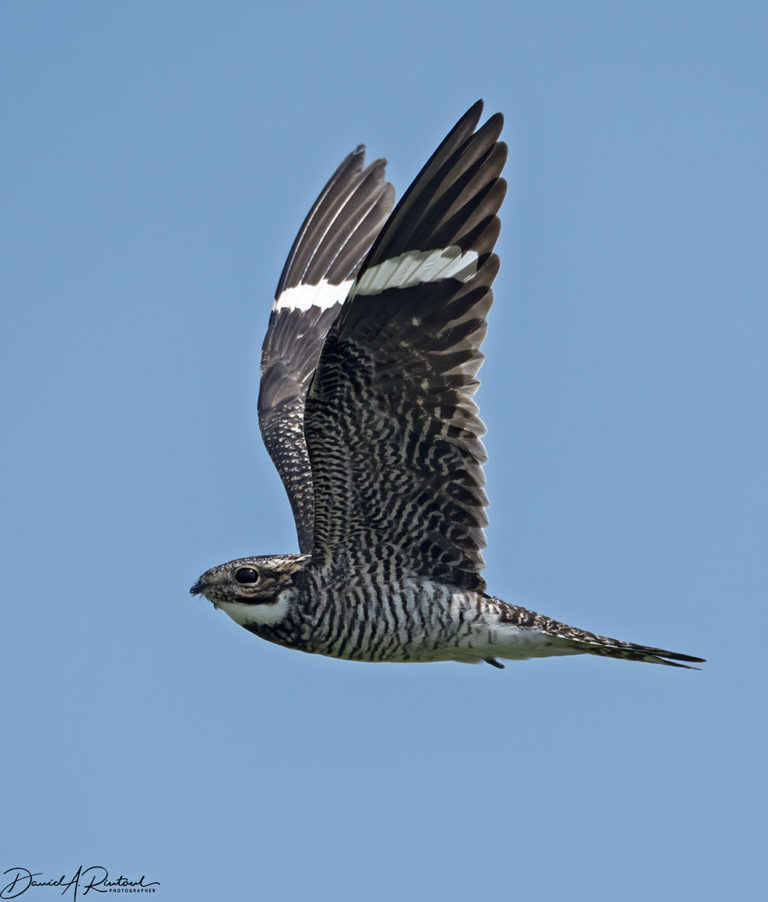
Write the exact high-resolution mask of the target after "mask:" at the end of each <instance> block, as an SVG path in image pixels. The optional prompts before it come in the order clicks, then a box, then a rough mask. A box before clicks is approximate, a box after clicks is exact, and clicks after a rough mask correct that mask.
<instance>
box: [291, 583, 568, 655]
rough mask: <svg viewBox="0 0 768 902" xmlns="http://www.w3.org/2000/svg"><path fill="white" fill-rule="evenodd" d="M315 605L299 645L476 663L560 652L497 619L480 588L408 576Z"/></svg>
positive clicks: (538, 635)
mask: <svg viewBox="0 0 768 902" xmlns="http://www.w3.org/2000/svg"><path fill="white" fill-rule="evenodd" d="M326 599H327V600H326V601H324V602H321V603H319V604H317V605H316V607H315V616H314V617H313V618H312V623H311V625H310V628H309V629H308V630H307V632H306V633H305V635H306V640H307V641H306V647H305V650H307V651H312V652H315V653H318V654H324V655H330V656H331V657H336V658H346V659H349V660H355V661H378V662H386V661H391V662H411V663H416V662H430V661H465V662H477V661H482V660H484V659H487V658H493V657H496V656H498V657H504V658H528V657H534V656H538V655H542V654H543V655H551V654H558V653H563V652H561V651H560V650H559V649H557V650H556V649H554V648H552V647H551V637H549V636H546V634H544V633H542V632H541V631H540V630H537V629H531V628H528V627H524V626H514V625H512V624H509V623H505V622H502V619H501V618H500V605H501V604H503V603H501V602H497V601H496V600H495V599H489V598H488V596H485V595H483V594H482V593H480V592H473V591H461V590H457V589H454V588H451V587H449V586H446V585H444V584H442V583H436V582H432V581H430V580H423V579H417V578H413V579H409V580H406V581H403V582H402V583H399V584H397V585H387V586H381V587H376V586H373V587H370V586H365V587H350V588H348V589H347V590H345V591H343V592H342V593H339V594H336V595H335V596H333V598H332V600H331V599H328V597H327V596H326Z"/></svg>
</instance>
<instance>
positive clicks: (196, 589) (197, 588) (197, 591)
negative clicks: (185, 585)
mask: <svg viewBox="0 0 768 902" xmlns="http://www.w3.org/2000/svg"><path fill="white" fill-rule="evenodd" d="M203 588H204V586H203V584H202V583H201V582H196V583H195V584H194V586H192V588H191V589H190V590H189V594H190V595H202V594H203Z"/></svg>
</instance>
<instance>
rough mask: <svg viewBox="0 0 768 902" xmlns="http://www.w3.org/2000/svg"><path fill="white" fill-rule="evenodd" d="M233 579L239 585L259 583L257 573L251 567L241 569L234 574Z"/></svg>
mask: <svg viewBox="0 0 768 902" xmlns="http://www.w3.org/2000/svg"><path fill="white" fill-rule="evenodd" d="M235 579H236V580H237V581H238V582H239V583H256V582H258V581H259V571H258V570H254V569H253V567H241V568H240V569H239V570H238V571H237V573H236V574H235Z"/></svg>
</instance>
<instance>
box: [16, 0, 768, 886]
mask: <svg viewBox="0 0 768 902" xmlns="http://www.w3.org/2000/svg"><path fill="white" fill-rule="evenodd" d="M766 46H768V6H766V4H765V3H761V2H747V0H742V2H733V0H731V2H679V0H677V2H675V0H664V2H644V3H640V2H621V0H614V2H590V0H586V2H581V3H571V2H565V0H563V2H546V0H544V2H536V3H533V2H530V3H528V2H525V3H524V2H510V0H505V2H494V0H480V2H474V3H471V2H464V3H456V2H453V0H447V2H446V0H440V2H436V0H435V2H433V0H430V2H419V0H409V2H401V0H394V2H392V3H388V4H384V5H381V4H368V5H366V4H363V3H343V2H337V0H331V2H325V3H320V2H317V3H304V4H301V3H299V4H295V3H277V4H264V3H260V4H257V3H247V2H216V3H214V2H188V0H187V2H146V0H145V2H139V0H137V2H130V3H129V2H123V3H118V2H112V3H106V2H95V0H93V2H74V0H71V2H66V3H64V2H32V0H29V2H6V3H4V4H3V5H2V10H0V68H1V71H0V85H1V90H2V95H3V101H2V124H3V136H2V141H1V142H0V154H1V155H2V173H3V187H2V210H3V212H2V218H1V219H2V221H1V223H0V228H1V229H2V236H0V237H1V246H2V256H3V265H2V282H1V284H0V291H1V292H2V307H3V326H2V332H1V334H0V342H2V355H1V356H0V366H2V369H3V374H2V391H3V395H4V398H3V404H2V410H3V420H4V424H5V430H4V433H5V434H4V437H3V441H2V448H0V454H2V458H3V462H2V477H3V479H2V483H3V485H2V498H1V499H0V510H1V511H2V514H1V515H2V536H1V539H2V541H1V544H0V547H1V548H2V557H3V563H2V573H3V593H2V594H3V600H4V603H3V608H2V609H3V618H2V628H1V631H0V637H1V639H0V641H1V642H2V656H1V659H0V660H1V661H2V687H3V696H4V700H3V721H4V729H3V740H2V759H3V761H2V777H0V807H1V809H2V815H1V817H0V838H1V839H2V842H0V871H3V870H5V869H6V868H10V867H14V866H20V867H27V868H29V869H30V870H33V871H42V872H43V873H44V875H45V876H46V877H48V878H49V879H50V878H53V877H57V876H59V875H60V874H62V873H67V874H69V875H71V874H72V873H73V871H74V870H76V868H77V867H78V865H81V864H82V865H83V867H86V866H88V865H89V864H99V865H104V866H105V867H108V868H109V870H110V873H111V874H112V876H118V875H119V874H120V873H124V874H126V875H127V876H129V877H133V878H134V879H136V878H137V877H138V876H139V875H141V874H142V873H143V874H146V875H147V877H148V878H149V879H152V880H159V881H160V883H161V886H160V888H159V891H158V893H157V894H156V895H155V897H154V898H157V899H159V900H182V902H197V900H211V899H227V900H254V899H264V900H306V899H323V898H327V899H331V898H332V899H336V900H343V902H347V900H373V902H378V900H392V899H402V900H408V899H439V900H441V902H453V900H459V899H462V900H464V899H479V900H486V899H487V900H521V902H522V900H525V902H538V900H550V899H570V900H587V899H589V900H616V899H622V900H628V902H633V900H646V899H648V898H654V899H662V900H666V899H670V900H671V899H697V900H718V902H719V900H724V899H739V900H741V899H744V900H747V899H757V898H761V897H762V892H763V891H764V880H763V875H764V869H765V859H764V854H765V824H766V805H765V802H766V797H765V788H766V787H765V779H764V772H765V763H766V760H768V749H766V722H765V688H766V687H765V666H764V658H765V653H764V650H763V647H762V646H763V643H764V637H765V633H766V628H767V627H768V624H766V586H767V584H768V579H767V578H766V577H767V573H766V570H767V567H766V549H768V534H767V532H768V531H767V529H766V511H767V510H768V505H767V502H768V491H767V489H768V486H767V480H766V460H768V423H767V421H766V384H767V379H768V354H767V353H766V337H767V335H768V314H767V312H766V309H767V302H768V276H767V275H766V239H767V238H768V212H767V211H768V180H767V179H766V160H768V126H767V124H766V123H767V120H766V108H767V106H766V104H767V101H768V54H767V53H766ZM478 97H484V98H485V100H486V103H487V111H488V112H493V111H495V110H501V111H503V112H504V114H505V116H506V122H507V124H506V128H505V137H506V140H507V141H508V142H509V145H510V159H509V163H508V166H507V170H506V175H507V178H508V179H509V182H510V190H509V193H508V196H507V200H506V202H505V205H504V207H503V210H502V217H503V231H502V235H501V239H500V242H499V246H498V249H499V252H500V254H501V258H502V269H501V273H500V275H499V277H498V279H497V281H496V303H495V306H494V309H493V311H492V313H491V316H490V329H489V333H488V339H487V342H486V345H485V350H486V354H487V361H486V363H485V365H484V368H483V370H482V373H481V375H482V379H483V386H482V388H481V390H480V394H479V398H478V400H479V402H480V405H481V410H482V415H483V418H484V420H485V422H486V423H487V425H488V430H489V431H488V435H487V446H488V450H489V454H490V463H489V464H488V467H487V477H488V492H489V495H490V498H491V506H490V510H489V515H490V518H491V526H490V528H489V530H488V549H487V554H486V560H487V571H486V576H487V580H488V585H489V588H490V590H491V591H492V592H493V593H494V594H496V595H498V596H500V597H502V598H505V599H507V600H509V601H514V602H517V603H521V604H525V605H527V606H530V607H533V608H535V609H536V610H539V611H542V612H544V613H546V614H549V615H551V616H554V617H557V618H558V619H561V620H565V621H567V622H569V623H573V624H575V625H578V626H582V627H585V628H588V629H594V630H597V631H599V632H602V633H605V634H608V635H613V636H617V637H619V638H622V639H628V640H632V641H636V642H641V643H650V644H657V645H661V646H663V647H666V648H671V649H674V650H678V651H682V652H688V653H690V654H697V655H701V656H703V657H706V658H708V659H709V663H708V664H707V665H706V666H705V669H704V670H703V672H701V673H695V672H686V671H681V670H673V669H671V668H663V667H654V666H650V665H640V664H629V663H623V662H618V661H609V660H603V659H598V658H594V657H581V658H570V659H561V660H557V659H551V660H548V661H533V662H525V663H514V662H511V663H509V664H508V665H507V669H506V670H505V671H504V672H501V671H497V670H495V669H493V668H491V667H486V666H481V667H470V666H465V665H459V664H448V663H447V664H433V665H422V666H417V665H413V666H400V665H398V666H387V665H375V666H374V665H364V664H354V663H348V662H343V661H335V660H331V659H326V658H320V657H313V656H307V655H302V654H299V653H295V652H288V651H286V650H283V649H280V648H278V647H276V646H270V645H269V644H267V643H265V642H262V641H260V640H258V639H256V638H255V637H253V636H251V635H250V634H248V633H247V632H246V631H244V630H242V629H240V628H239V627H237V626H236V625H235V624H234V623H233V622H232V621H230V620H229V619H228V618H227V617H226V616H225V615H223V614H221V613H217V612H215V611H214V610H213V609H212V607H211V605H210V604H209V603H208V602H207V601H205V600H204V599H201V598H190V596H189V594H188V588H189V586H190V585H191V584H192V583H193V582H194V581H195V580H196V578H197V577H198V575H199V574H200V573H201V572H202V571H203V570H205V569H206V568H208V567H209V566H211V565H213V564H216V563H220V562H222V561H224V560H228V559H230V558H233V557H239V556H242V555H247V554H257V553H268V552H287V551H294V550H295V549H296V539H295V534H294V530H293V524H292V520H291V515H290V510H289V506H288V503H287V500H286V499H285V497H284V495H283V490H282V486H281V484H280V482H279V480H278V477H277V475H276V473H275V472H274V470H273V469H272V466H271V464H270V462H269V460H268V458H267V455H266V453H265V451H264V449H263V447H262V445H261V442H260V439H259V435H258V427H257V422H256V414H255V406H256V395H257V380H258V363H259V348H260V345H261V340H262V336H263V332H264V328H265V325H266V322H267V316H268V311H269V306H270V302H271V297H272V293H273V291H274V287H275V284H276V282H277V277H278V275H279V273H280V270H281V267H282V264H283V261H284V259H285V255H286V253H287V251H288V249H289V247H290V244H291V241H292V240H293V237H294V235H295V233H296V230H297V228H298V226H299V224H300V223H301V221H302V219H303V217H304V215H305V213H306V211H307V210H308V208H309V205H310V204H311V202H312V201H313V199H314V197H315V195H316V194H317V192H318V191H319V189H320V188H321V186H322V185H323V183H324V182H325V180H326V179H327V177H328V176H329V174H330V173H331V172H332V171H333V169H334V168H335V167H336V165H337V164H338V162H339V161H340V160H341V159H342V158H343V157H344V155H345V154H346V153H347V152H348V151H349V150H351V149H352V148H353V147H354V146H355V145H356V144H357V143H359V142H365V143H366V144H367V145H368V148H369V154H370V155H371V157H373V156H386V157H388V158H389V160H390V165H389V167H388V174H389V177H390V179H391V180H392V181H393V183H394V184H395V186H396V188H397V191H398V196H400V195H402V193H403V191H404V189H405V188H406V187H407V185H408V184H409V182H410V180H411V179H412V177H413V176H414V175H415V174H416V172H417V171H418V169H419V168H420V166H421V165H422V164H423V162H424V161H425V160H426V158H427V156H428V155H429V154H430V153H431V151H432V150H433V149H434V147H435V146H436V145H437V143H438V142H439V141H440V140H441V139H442V137H443V136H444V134H445V133H446V132H447V131H448V129H449V128H450V127H451V126H452V125H453V123H454V121H455V120H456V119H457V118H458V117H459V116H460V115H461V114H462V113H463V112H464V110H465V109H466V108H467V107H468V106H469V105H470V104H471V103H472V102H473V101H474V100H476V99H477V98H478ZM57 897H58V894H57V891H56V890H54V889H43V888H40V889H37V890H30V891H29V892H28V893H27V895H26V896H25V897H24V898H25V900H27V899H28V900H29V902H36V900H46V899H53V898H57ZM68 897H70V898H71V892H70V893H69V894H68ZM78 898H81V897H80V896H79V897H78Z"/></svg>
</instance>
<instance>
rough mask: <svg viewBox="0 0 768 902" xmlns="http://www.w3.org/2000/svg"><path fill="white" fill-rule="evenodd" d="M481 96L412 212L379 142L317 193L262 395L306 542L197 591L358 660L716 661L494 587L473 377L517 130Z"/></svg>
mask: <svg viewBox="0 0 768 902" xmlns="http://www.w3.org/2000/svg"><path fill="white" fill-rule="evenodd" d="M481 112H482V104H481V103H477V104H475V105H474V106H473V107H472V108H471V109H470V110H469V111H468V112H467V113H466V114H465V115H464V116H463V117H462V118H461V120H460V121H459V122H458V124H457V125H456V126H455V127H454V128H453V129H452V131H451V132H450V133H449V134H448V136H447V137H446V138H445V140H444V141H443V142H442V144H441V145H440V147H439V148H438V149H437V150H436V151H435V153H434V154H433V155H432V157H431V158H430V160H429V161H428V163H427V164H426V166H425V167H424V169H422V171H421V172H420V173H419V175H418V176H417V177H416V179H415V180H414V182H413V184H412V185H411V187H410V188H409V189H408V191H407V192H406V194H405V195H404V197H403V198H402V200H401V201H400V203H399V204H398V205H397V207H395V209H394V211H393V212H392V205H393V192H392V188H391V186H390V185H388V184H387V183H386V182H385V181H384V174H383V173H384V161H383V160H378V161H376V162H375V163H373V164H371V165H370V166H369V167H368V168H367V169H365V170H363V168H362V164H363V154H362V148H358V150H357V151H355V152H354V153H353V154H351V155H350V156H349V157H347V159H346V160H345V161H344V162H343V163H342V164H341V166H340V167H339V169H338V170H337V171H336V173H334V175H333V177H332V178H331V180H330V181H329V183H328V185H327V186H326V187H325V189H324V190H323V192H322V193H321V195H320V197H319V198H318V200H317V201H316V202H315V205H314V206H313V208H312V210H311V211H310V214H309V216H308V217H307V219H306V221H305V223H304V225H303V227H302V230H301V231H300V233H299V235H298V237H297V239H296V241H295V242H294V246H293V248H292V250H291V253H290V255H289V258H288V262H287V263H286V266H285V269H284V270H283V275H282V276H281V279H280V282H279V284H278V289H277V293H276V299H275V303H274V305H273V309H272V315H271V318H270V323H269V328H268V331H267V336H266V339H265V341H264V350H263V356H262V382H261V393H260V396H259V420H260V424H261V429H262V434H263V437H264V441H265V444H266V446H267V448H268V450H269V453H270V455H271V456H272V459H273V460H274V462H275V464H276V466H277V469H278V472H279V473H280V476H281V478H282V479H283V482H284V484H285V487H286V491H287V493H288V497H289V499H290V501H291V505H292V507H293V511H294V517H295V521H296V528H297V532H298V535H299V545H300V549H301V552H302V553H301V554H298V555H297V554H289V555H277V556H268V557H252V558H244V559H241V560H236V561H231V562H229V563H227V564H222V565H221V566H218V567H213V568H212V569H211V570H208V571H207V572H206V573H204V574H203V576H202V577H201V578H200V580H199V582H198V583H197V584H196V585H195V586H193V587H192V592H193V593H202V594H204V595H205V596H206V597H207V598H209V599H210V600H211V601H212V602H213V603H214V604H215V605H216V606H217V607H220V608H222V609H223V610H225V611H226V612H227V613H228V614H229V615H230V616H231V617H232V618H233V619H234V620H235V621H236V622H238V623H240V624H241V625H242V626H244V627H245V628H246V629H248V630H250V631H251V632H253V633H255V634H257V635H259V636H262V637H263V638H265V639H269V640H270V641H273V642H277V643H279V644H281V645H284V646H287V647H289V648H296V649H299V650H301V651H306V652H313V653H318V654H324V655H330V656H333V657H340V658H348V659H352V660H358V661H402V662H405V661H441V660H456V661H468V662H476V661H487V662H488V663H491V664H494V665H496V666H499V667H501V666H503V665H501V664H499V662H498V660H497V658H529V657H544V656H551V655H563V654H581V653H591V654H598V655H605V656H608V657H617V658H627V659H630V660H643V661H651V662H655V663H663V664H669V665H671V666H677V667H682V666H685V664H681V663H677V662H689V663H695V662H699V661H700V660H701V659H700V658H694V657H691V656H689V655H683V654H678V653H676V652H670V651H664V650H663V649H658V648H651V647H647V646H642V645H635V644H632V643H628V642H621V641H619V640H616V639H609V638H606V637H604V636H598V635H596V634H594V633H589V632H586V631H584V630H581V629H577V628H576V627H571V626H567V625H565V624H563V623H558V622H557V621H555V620H552V619H550V618H548V617H544V616H543V615H541V614H537V613H535V612H533V611H529V610H526V609H525V608H520V607H516V606H513V605H510V604H507V603H506V602H504V601H501V600H500V599H498V598H494V597H493V596H491V595H488V594H487V593H486V586H485V581H484V580H483V577H482V569H483V558H482V554H481V550H482V548H483V547H484V545H485V537H484V528H485V526H486V525H487V518H486V515H485V506H486V504H487V498H486V495H485V492H484V488H483V487H484V478H483V471H482V465H483V463H484V462H485V459H486V454H485V449H484V447H483V443H482V441H481V437H482V435H483V433H484V431H485V429H484V426H483V424H482V422H481V420H480V418H479V416H478V409H477V405H476V404H475V401H474V398H473V396H474V394H475V392H476V390H477V387H478V384H479V383H478V381H477V378H476V376H477V371H478V368H479V366H480V364H481V362H482V359H483V358H482V354H481V352H480V346H481V344H482V341H483V338H484V336H485V331H486V322H485V318H486V314H487V313H488V310H489V309H490V306H491V303H492V300H493V295H492V292H491V284H492V282H493V279H494V276H495V275H496V272H497V270H498V258H497V257H496V256H495V255H494V254H493V248H494V245H495V243H496V239H497V237H498V234H499V219H498V216H497V213H498V210H499V207H500V205H501V202H502V199H503V197H504V191H505V187H506V185H505V183H504V181H503V179H501V177H500V174H501V171H502V168H503V166H504V162H505V159H506V146H505V145H504V144H503V143H502V142H501V141H499V134H500V132H501V127H502V117H501V116H500V115H499V114H496V115H495V116H492V117H491V118H490V119H488V121H487V122H486V123H485V124H484V125H483V126H481V127H480V128H478V127H477V126H478V121H479V118H480V114H481ZM390 214H391V215H390Z"/></svg>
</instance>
